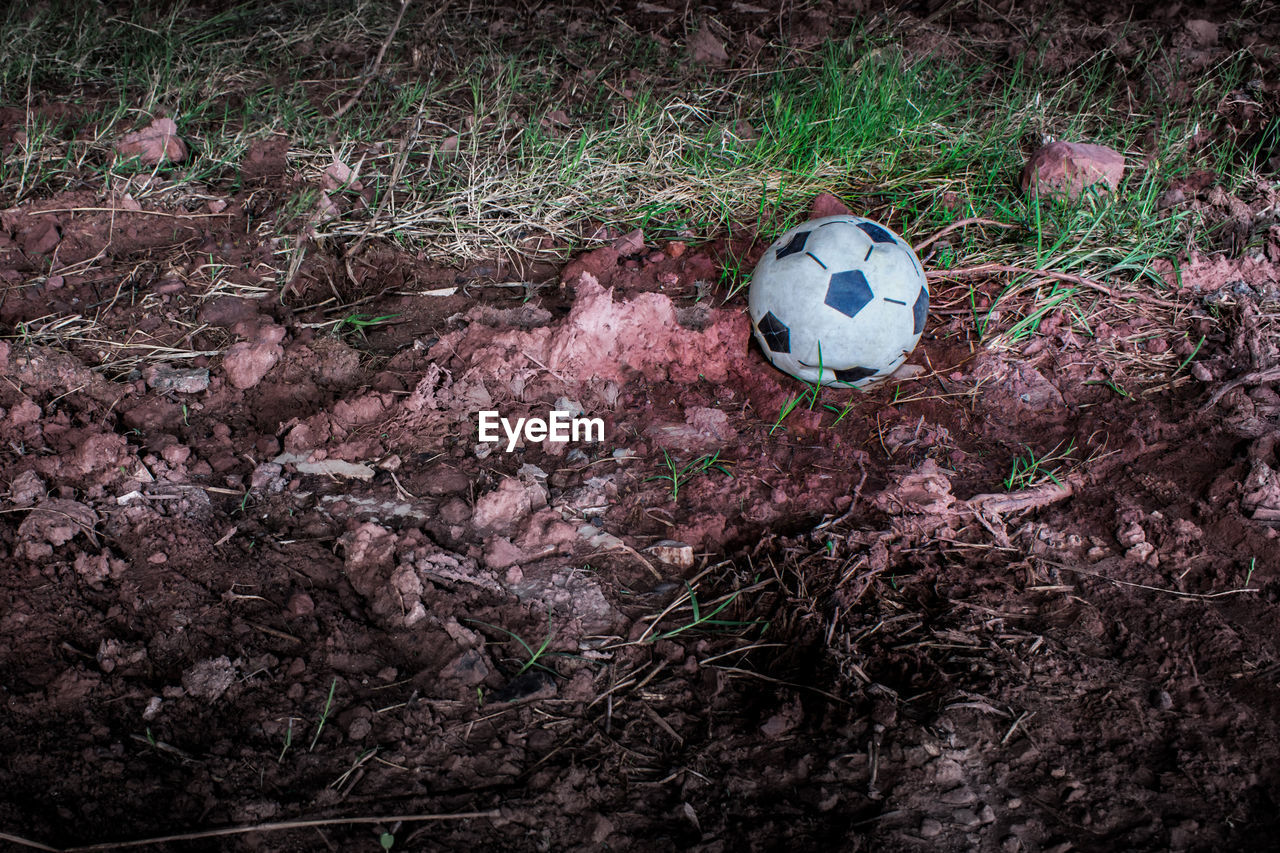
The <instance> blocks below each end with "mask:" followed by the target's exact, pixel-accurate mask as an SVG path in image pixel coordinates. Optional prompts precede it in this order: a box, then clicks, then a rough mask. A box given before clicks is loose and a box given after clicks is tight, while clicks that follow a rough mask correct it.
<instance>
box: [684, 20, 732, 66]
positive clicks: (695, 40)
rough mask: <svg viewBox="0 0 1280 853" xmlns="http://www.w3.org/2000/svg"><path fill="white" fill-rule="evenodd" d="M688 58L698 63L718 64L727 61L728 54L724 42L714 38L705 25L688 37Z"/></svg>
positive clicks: (724, 63)
mask: <svg viewBox="0 0 1280 853" xmlns="http://www.w3.org/2000/svg"><path fill="white" fill-rule="evenodd" d="M689 58H690V59H691V60H693V61H694V62H696V63H698V64H699V65H715V66H720V65H726V64H728V62H729V54H728V52H727V51H725V49H724V42H722V41H721V40H720V39H718V38H716V37H715V35H713V34H712V32H711V31H710V30H708V29H707V28H706V27H703V28H702V29H700V30H698V31H697V32H696V33H694V34H693V36H691V37H690V39H689Z"/></svg>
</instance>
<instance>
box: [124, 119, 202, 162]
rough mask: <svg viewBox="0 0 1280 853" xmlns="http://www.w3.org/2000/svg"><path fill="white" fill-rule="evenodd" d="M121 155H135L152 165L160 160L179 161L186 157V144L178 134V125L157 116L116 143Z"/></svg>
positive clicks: (171, 120)
mask: <svg viewBox="0 0 1280 853" xmlns="http://www.w3.org/2000/svg"><path fill="white" fill-rule="evenodd" d="M116 153H118V154H119V155H120V156H121V157H125V158H128V157H137V158H138V160H140V161H141V162H142V163H145V164H148V165H154V164H156V163H159V162H161V161H162V160H168V161H169V162H171V163H181V162H182V161H183V160H185V159H187V145H186V143H185V142H183V141H182V139H181V137H179V136H178V126H177V125H176V124H174V122H173V119H171V118H158V119H156V120H155V121H153V122H151V124H149V125H147V126H146V127H144V128H143V129H142V130H139V131H135V132H134V133H130V134H128V135H126V136H125V137H124V138H122V139H121V140H120V141H118V142H117V143H116Z"/></svg>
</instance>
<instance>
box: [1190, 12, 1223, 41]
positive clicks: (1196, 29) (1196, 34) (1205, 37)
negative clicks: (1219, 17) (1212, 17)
mask: <svg viewBox="0 0 1280 853" xmlns="http://www.w3.org/2000/svg"><path fill="white" fill-rule="evenodd" d="M1185 26H1186V28H1187V32H1188V33H1190V34H1191V40H1192V41H1194V42H1195V43H1196V45H1197V46H1198V47H1212V46H1213V45H1215V44H1217V43H1218V25H1217V24H1215V23H1214V22H1213V21H1206V20H1204V19H1203V18H1193V19H1191V20H1190V21H1187V23H1186V25H1185Z"/></svg>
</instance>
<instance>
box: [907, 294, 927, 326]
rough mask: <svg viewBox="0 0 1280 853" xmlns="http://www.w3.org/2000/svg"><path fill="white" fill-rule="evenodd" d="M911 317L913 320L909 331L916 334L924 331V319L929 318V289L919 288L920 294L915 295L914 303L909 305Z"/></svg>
mask: <svg viewBox="0 0 1280 853" xmlns="http://www.w3.org/2000/svg"><path fill="white" fill-rule="evenodd" d="M911 318H912V320H913V321H914V322H913V323H912V324H911V326H912V329H911V333H912V334H913V335H918V334H920V333H921V332H923V331H924V321H925V320H927V319H929V291H928V290H926V289H925V288H923V287H922V288H920V295H919V296H917V297H916V304H915V305H912V306H911Z"/></svg>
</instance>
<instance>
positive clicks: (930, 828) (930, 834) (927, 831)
mask: <svg viewBox="0 0 1280 853" xmlns="http://www.w3.org/2000/svg"><path fill="white" fill-rule="evenodd" d="M941 834H942V823H941V822H939V821H936V820H934V819H933V818H931V817H927V818H925V819H924V820H922V821H920V837H921V838H937V837H938V836H939V835H941Z"/></svg>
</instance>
